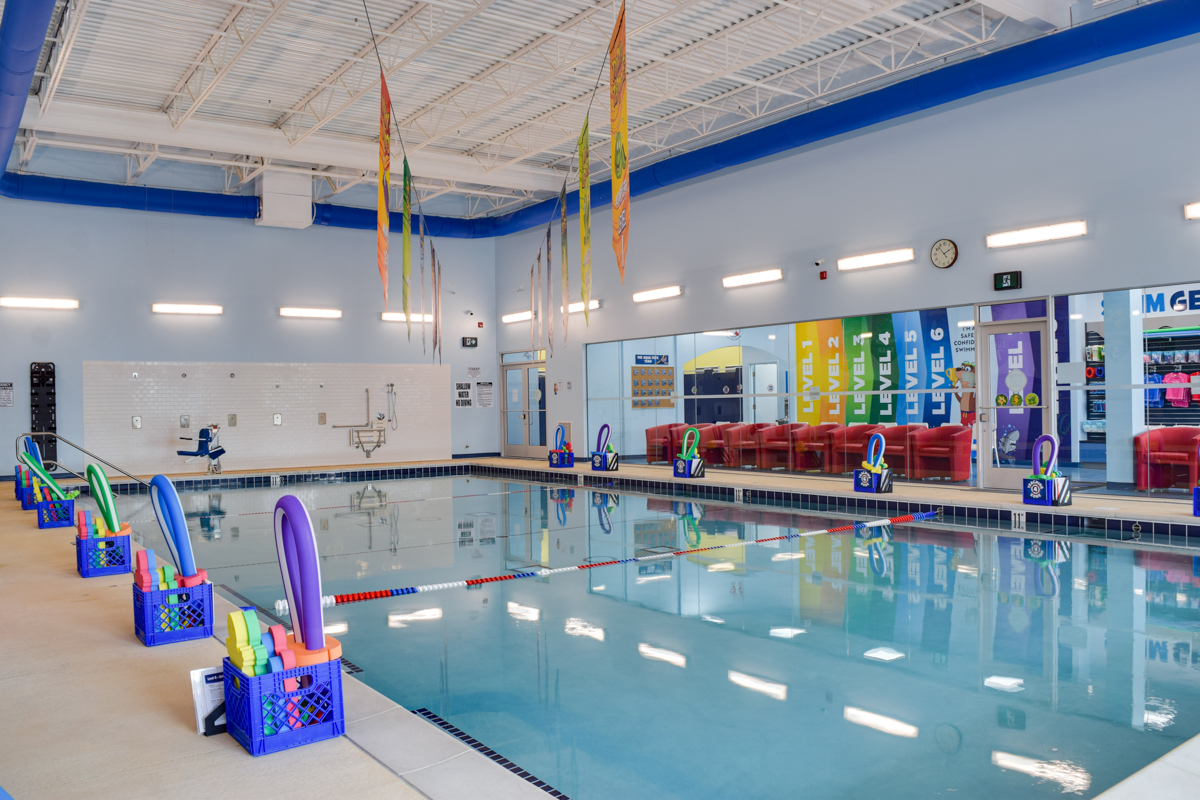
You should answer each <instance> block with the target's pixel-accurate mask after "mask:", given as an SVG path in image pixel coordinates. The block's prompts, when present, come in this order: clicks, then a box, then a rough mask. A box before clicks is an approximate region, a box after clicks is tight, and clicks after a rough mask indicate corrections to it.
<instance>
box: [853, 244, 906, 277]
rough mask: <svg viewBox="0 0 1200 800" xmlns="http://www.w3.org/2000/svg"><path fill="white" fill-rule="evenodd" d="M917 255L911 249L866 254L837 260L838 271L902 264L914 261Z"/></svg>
mask: <svg viewBox="0 0 1200 800" xmlns="http://www.w3.org/2000/svg"><path fill="white" fill-rule="evenodd" d="M916 257H917V255H916V253H914V252H913V249H912V248H911V247H905V248H902V249H900V250H887V251H885V252H882V253H867V254H866V255H865V256H851V257H849V258H839V259H838V262H837V264H838V269H839V270H841V271H842V272H845V271H846V270H851V269H866V268H867V267H886V266H888V265H889V264H904V263H906V262H908V261H913V260H914V259H916Z"/></svg>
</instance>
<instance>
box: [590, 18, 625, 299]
mask: <svg viewBox="0 0 1200 800" xmlns="http://www.w3.org/2000/svg"><path fill="white" fill-rule="evenodd" d="M625 73H626V60H625V3H624V2H623V1H622V3H621V11H620V13H619V14H618V15H617V23H616V25H614V26H613V32H612V37H611V38H610V39H609V40H608V87H609V89H608V99H609V110H608V113H609V123H610V125H611V126H612V135H611V136H610V137H609V141H610V143H611V145H612V217H613V238H612V244H613V252H615V253H616V254H617V270H618V271H619V272H620V273H621V283H624V282H625V255H626V253H627V252H628V250H629V114H628V107H627V103H626V90H627V82H626V77H625ZM585 302H586V301H585Z"/></svg>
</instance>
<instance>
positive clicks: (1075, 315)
mask: <svg viewBox="0 0 1200 800" xmlns="http://www.w3.org/2000/svg"><path fill="white" fill-rule="evenodd" d="M1071 319H1083V314H1072V315H1071Z"/></svg>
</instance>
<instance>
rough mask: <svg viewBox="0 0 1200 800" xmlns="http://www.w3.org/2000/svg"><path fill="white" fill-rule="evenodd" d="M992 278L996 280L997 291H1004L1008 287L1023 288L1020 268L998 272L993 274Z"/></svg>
mask: <svg viewBox="0 0 1200 800" xmlns="http://www.w3.org/2000/svg"><path fill="white" fill-rule="evenodd" d="M992 279H993V280H994V281H995V285H996V291H997V292H1003V291H1004V290H1006V289H1020V288H1021V272H1020V270H1017V271H1015V272H997V273H995V274H994V275H992Z"/></svg>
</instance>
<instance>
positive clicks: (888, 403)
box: [869, 314, 900, 425]
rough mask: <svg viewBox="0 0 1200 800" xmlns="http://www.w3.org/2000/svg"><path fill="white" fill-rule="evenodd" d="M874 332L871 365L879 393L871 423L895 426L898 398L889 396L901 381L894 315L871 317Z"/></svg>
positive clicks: (875, 385)
mask: <svg viewBox="0 0 1200 800" xmlns="http://www.w3.org/2000/svg"><path fill="white" fill-rule="evenodd" d="M869 320H870V331H871V343H870V344H871V363H872V365H873V366H874V376H873V378H874V383H873V384H872V387H871V388H873V389H874V390H875V391H877V392H884V393H885V394H878V395H875V397H874V401H875V403H874V405H873V406H872V408H871V419H870V421H871V423H873V424H879V425H892V424H898V423H897V414H896V410H897V407H898V403H897V402H896V395H894V394H887V393H886V392H888V390H889V389H892V388H894V387H895V386H896V384H897V381H898V380H899V379H900V372H899V368H898V364H899V363H900V359H899V351H897V349H896V329H895V323H894V322H893V318H892V315H891V314H876V315H875V316H873V317H870V318H869Z"/></svg>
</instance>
